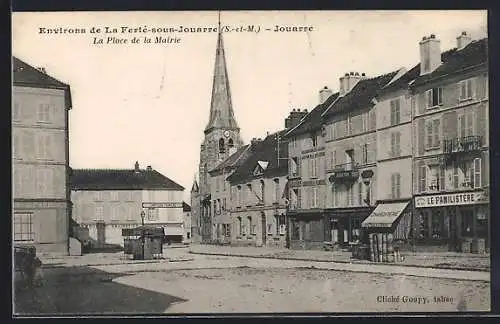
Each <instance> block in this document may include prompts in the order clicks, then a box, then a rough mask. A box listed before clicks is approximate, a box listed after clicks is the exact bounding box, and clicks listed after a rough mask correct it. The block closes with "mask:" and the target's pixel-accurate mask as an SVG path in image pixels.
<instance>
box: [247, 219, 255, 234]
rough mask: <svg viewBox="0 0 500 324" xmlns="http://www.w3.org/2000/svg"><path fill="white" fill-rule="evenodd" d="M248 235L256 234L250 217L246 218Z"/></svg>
mask: <svg viewBox="0 0 500 324" xmlns="http://www.w3.org/2000/svg"><path fill="white" fill-rule="evenodd" d="M248 234H249V235H255V234H256V226H255V225H254V224H253V222H252V217H250V216H248Z"/></svg>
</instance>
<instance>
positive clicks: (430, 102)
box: [425, 88, 443, 108]
mask: <svg viewBox="0 0 500 324" xmlns="http://www.w3.org/2000/svg"><path fill="white" fill-rule="evenodd" d="M425 102H426V107H427V108H434V107H437V106H440V105H442V104H443V88H433V89H429V90H427V91H426V92H425Z"/></svg>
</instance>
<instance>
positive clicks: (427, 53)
mask: <svg viewBox="0 0 500 324" xmlns="http://www.w3.org/2000/svg"><path fill="white" fill-rule="evenodd" d="M419 44H420V75H424V74H427V73H431V72H432V71H434V70H435V69H436V68H437V67H438V66H439V65H440V64H441V42H440V41H439V39H437V38H436V35H434V34H431V35H430V36H429V37H425V36H424V37H423V38H422V40H421V41H420V43H419Z"/></svg>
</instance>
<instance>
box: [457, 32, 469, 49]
mask: <svg viewBox="0 0 500 324" xmlns="http://www.w3.org/2000/svg"><path fill="white" fill-rule="evenodd" d="M470 42H472V37H470V35H468V34H467V32H465V31H463V32H462V34H460V36H458V37H457V50H461V49H462V48H464V47H465V46H467V45H469V44H470Z"/></svg>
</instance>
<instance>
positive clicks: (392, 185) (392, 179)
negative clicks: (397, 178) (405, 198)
mask: <svg viewBox="0 0 500 324" xmlns="http://www.w3.org/2000/svg"><path fill="white" fill-rule="evenodd" d="M394 196H395V195H394V173H393V174H391V198H393V199H394Z"/></svg>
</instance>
